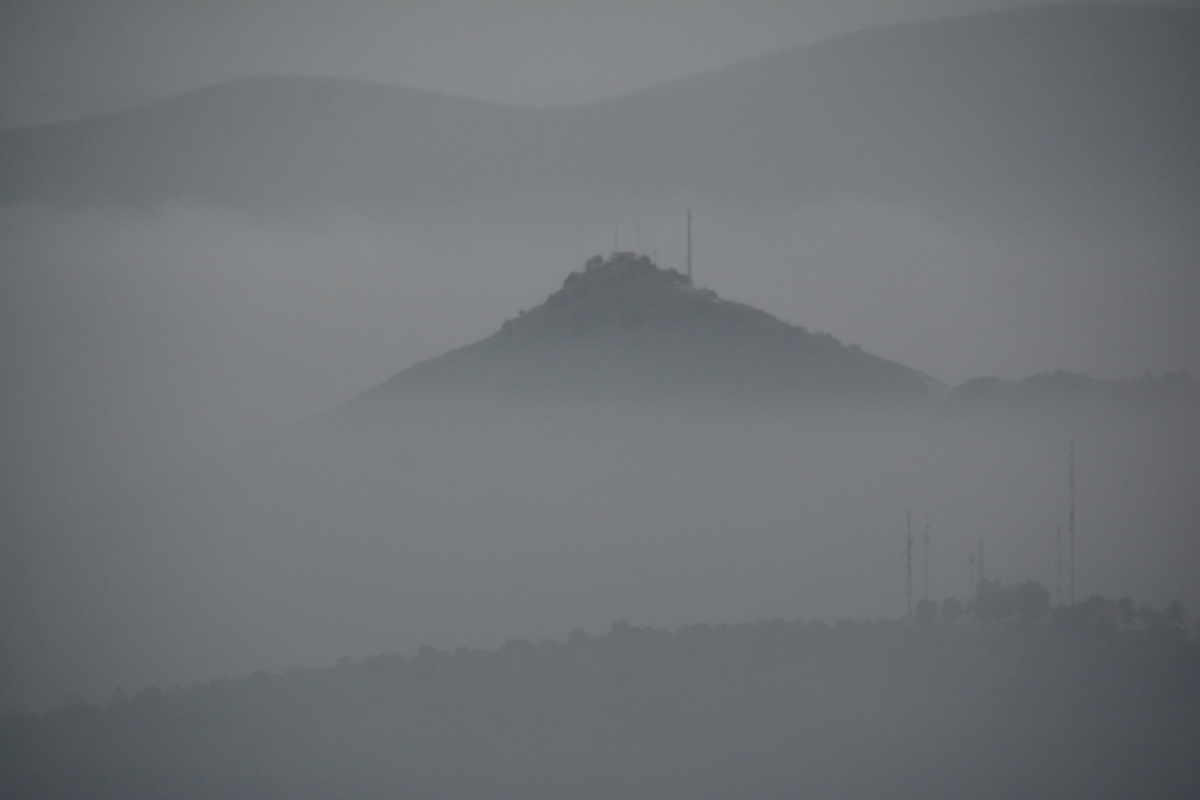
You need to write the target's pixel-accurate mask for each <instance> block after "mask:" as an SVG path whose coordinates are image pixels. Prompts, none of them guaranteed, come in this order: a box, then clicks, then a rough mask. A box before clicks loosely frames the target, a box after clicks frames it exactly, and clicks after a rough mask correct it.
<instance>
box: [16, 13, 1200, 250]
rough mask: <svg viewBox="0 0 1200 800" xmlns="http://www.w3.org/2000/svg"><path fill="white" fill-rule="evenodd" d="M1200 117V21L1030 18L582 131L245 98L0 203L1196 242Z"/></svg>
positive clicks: (824, 49) (91, 152)
mask: <svg viewBox="0 0 1200 800" xmlns="http://www.w3.org/2000/svg"><path fill="white" fill-rule="evenodd" d="M1198 109H1200V12H1197V11H1194V10H1181V9H1142V8H1139V9H1133V8H1120V7H1108V6H1099V5H1080V6H1067V7H1053V8H1036V9H1020V10H1015V11H1009V12H1003V13H994V14H986V15H981V16H978V17H969V18H962V19H953V20H943V21H933V22H923V23H914V24H908V25H901V26H895V27H890V28H885V29H881V30H876V31H868V32H864V33H859V34H854V35H850V36H845V37H841V38H838V39H834V40H829V41H826V42H822V43H818V44H816V45H811V46H808V47H803V48H800V49H797V50H793V51H788V52H784V53H779V54H776V55H773V56H767V57H764V58H759V59H755V60H753V61H749V62H746V63H744V64H741V65H735V66H733V67H729V68H725V69H722V70H718V71H715V72H711V73H708V74H705V75H701V76H697V77H695V78H691V79H687V80H683V81H679V82H676V83H672V84H669V85H665V86H662V87H659V88H656V89H652V90H648V91H644V92H640V93H636V94H633V95H629V96H624V97H619V98H616V99H614V100H611V101H607V102H603V103H597V104H593V105H590V106H584V107H579V108H569V109H547V110H532V109H522V108H515V107H504V106H499V105H493V104H488V103H481V102H475V101H467V100H459V99H455V98H450V97H439V96H437V95H432V94H429V93H425V92H415V91H410V90H405V89H399V88H391V87H385V86H378V85H370V84H361V83H355V82H348V81H336V80H325V79H293V78H281V79H258V80H252V81H242V82H238V83H234V84H229V85H225V86H218V87H214V88H211V89H207V90H202V91H198V92H193V93H191V94H189V95H186V96H183V97H180V98H177V99H175V100H171V101H168V102H165V103H160V104H157V105H154V106H150V107H147V108H143V109H139V110H135V111H130V112H125V113H121V114H115V115H112V116H109V117H104V118H97V119H92V120H85V121H82V122H76V123H67V124H61V125H53V126H45V127H40V128H30V129H24V130H15V131H4V132H0V187H2V189H0V199H2V200H3V201H4V202H10V203H11V202H21V201H29V200H39V199H49V200H57V201H65V202H91V201H95V200H100V199H112V200H117V201H121V202H132V203H139V204H147V203H157V202H161V201H162V200H164V199H167V198H170V197H175V196H192V197H198V198H201V199H205V200H209V201H212V202H218V203H222V204H233V205H237V206H242V207H246V206H254V207H265V208H290V207H294V206H296V205H301V206H313V205H315V206H322V207H324V206H329V205H337V204H357V205H363V204H368V205H369V204H378V203H386V204H394V203H400V204H404V203H429V202H450V201H460V200H463V199H468V198H477V197H484V198H489V199H493V200H494V199H498V198H502V197H506V196H509V195H510V194H511V193H512V192H514V191H538V192H546V191H556V192H561V191H567V192H576V193H578V192H589V193H592V194H596V193H601V194H608V193H612V192H618V193H626V194H629V193H634V194H639V195H642V196H646V197H653V198H659V199H662V198H670V197H675V196H678V195H679V194H680V193H707V194H712V195H714V196H725V197H733V198H736V199H738V200H751V201H755V202H767V203H783V204H795V203H801V202H806V201H811V200H814V199H822V198H826V197H830V196H833V195H838V194H845V193H850V194H854V195H859V196H863V197H867V198H873V199H877V200H882V201H886V202H900V203H910V204H916V205H918V206H920V207H922V208H925V209H927V210H930V211H933V212H935V213H938V214H940V215H942V216H944V217H946V218H948V219H952V220H954V221H955V222H957V223H959V224H964V225H970V226H974V227H978V228H987V229H989V230H1002V231H1011V230H1012V229H1013V228H1014V226H1015V227H1016V229H1018V230H1024V229H1030V228H1032V229H1039V230H1042V229H1056V228H1061V227H1063V226H1068V227H1073V228H1084V229H1087V230H1089V231H1091V232H1096V233H1098V232H1101V231H1103V230H1104V229H1105V228H1106V226H1112V225H1115V224H1117V223H1125V222H1128V223H1132V224H1137V225H1155V226H1160V227H1167V228H1173V229H1179V228H1182V229H1185V230H1186V229H1187V226H1189V225H1191V224H1192V223H1194V221H1195V220H1196V219H1197V218H1198V217H1197V215H1198V214H1200V196H1198V195H1200V193H1198V192H1197V191H1196V187H1197V186H1198V185H1200V154H1198V153H1197V149H1196V148H1195V147H1194V142H1195V141H1197V140H1198V139H1200V111H1198Z"/></svg>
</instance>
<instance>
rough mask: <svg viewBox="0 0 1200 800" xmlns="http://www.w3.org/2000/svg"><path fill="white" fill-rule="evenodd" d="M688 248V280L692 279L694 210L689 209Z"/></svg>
mask: <svg viewBox="0 0 1200 800" xmlns="http://www.w3.org/2000/svg"><path fill="white" fill-rule="evenodd" d="M687 239H688V242H687V244H688V247H687V275H688V280H689V281H690V280H691V279H692V210H691V209H690V208H689V209H688V237H687Z"/></svg>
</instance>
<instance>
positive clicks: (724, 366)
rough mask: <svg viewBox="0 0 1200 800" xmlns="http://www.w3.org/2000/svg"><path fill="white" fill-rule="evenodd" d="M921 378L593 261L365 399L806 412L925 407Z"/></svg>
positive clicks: (687, 285)
mask: <svg viewBox="0 0 1200 800" xmlns="http://www.w3.org/2000/svg"><path fill="white" fill-rule="evenodd" d="M942 389H943V387H942V386H941V384H939V383H938V382H937V381H936V380H934V379H933V378H930V377H929V376H927V375H924V374H923V373H920V372H918V371H916V370H913V369H910V368H908V367H905V366H903V365H901V364H897V363H895V362H892V361H888V360H887V359H884V358H880V357H878V356H874V355H870V354H868V353H865V352H863V351H862V350H861V349H860V348H858V347H857V346H853V345H851V346H847V345H843V344H842V343H841V342H840V341H838V340H837V339H836V338H834V337H833V336H831V335H830V334H827V333H813V332H810V331H808V330H806V329H804V328H803V327H800V326H796V325H789V324H787V323H785V322H783V321H781V320H779V319H777V318H775V317H773V316H771V315H770V314H767V313H766V312H764V311H760V310H758V309H755V308H752V307H750V306H747V305H743V304H741V303H734V302H730V301H727V300H723V299H721V298H720V297H718V296H717V295H716V293H715V292H713V291H711V290H709V289H699V288H696V287H695V286H693V284H692V282H691V280H690V279H689V278H688V277H687V276H685V275H682V274H680V273H679V272H677V271H676V270H664V269H660V268H658V267H657V266H655V265H654V263H653V262H652V261H651V260H650V259H649V258H648V257H646V256H644V255H637V254H635V253H628V252H617V253H613V254H612V255H611V256H609V257H608V258H607V259H605V258H603V257H601V256H595V257H593V258H592V259H590V260H589V261H588V262H587V265H586V267H585V268H584V270H583V271H582V272H572V273H571V274H570V275H568V276H567V278H566V280H565V281H564V282H563V286H562V288H561V289H559V290H558V291H557V292H555V293H553V294H551V295H550V296H549V297H548V298H547V299H546V301H545V302H544V303H543V304H541V305H539V306H537V307H536V308H533V309H530V310H529V311H528V312H524V311H523V312H521V313H520V314H519V315H518V316H517V317H515V318H513V319H509V320H508V321H506V322H505V323H504V324H503V325H502V326H501V327H500V329H499V330H498V331H497V332H496V333H494V334H493V335H492V336H490V337H488V338H486V339H484V340H483V341H480V342H477V343H475V344H472V345H468V346H466V347H462V348H459V349H457V350H454V351H451V352H449V353H446V354H445V355H442V356H439V357H437V358H434V359H430V360H429V361H425V362H422V363H420V364H417V365H415V366H413V367H411V368H409V369H407V370H405V371H404V372H402V373H401V374H400V375H397V376H396V377H395V378H393V379H392V380H390V381H388V382H387V383H385V384H384V385H383V386H381V387H379V388H378V389H376V390H374V391H373V392H372V394H373V395H376V396H381V395H387V394H389V393H394V392H397V391H401V390H425V391H429V390H436V391H447V390H451V391H466V392H469V393H472V394H488V393H503V394H516V395H539V396H550V397H555V396H559V397H561V396H574V397H607V398H613V397H616V398H620V397H624V398H633V397H641V398H646V397H664V398H673V399H679V398H689V397H690V398H691V399H692V400H694V401H703V400H713V399H718V398H725V399H731V400H732V399H742V400H750V401H753V402H765V403H780V404H791V403H798V404H800V405H802V406H807V405H810V404H814V403H822V402H832V403H897V402H898V403H905V402H912V401H930V400H932V399H933V398H935V397H936V396H937V395H939V394H940V393H941V391H942Z"/></svg>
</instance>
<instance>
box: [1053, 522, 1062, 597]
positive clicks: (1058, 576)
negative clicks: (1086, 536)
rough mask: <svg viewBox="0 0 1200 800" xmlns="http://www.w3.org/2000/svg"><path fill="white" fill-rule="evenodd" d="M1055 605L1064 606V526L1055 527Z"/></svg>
mask: <svg viewBox="0 0 1200 800" xmlns="http://www.w3.org/2000/svg"><path fill="white" fill-rule="evenodd" d="M1054 604H1055V605H1058V606H1061V605H1062V525H1055V526H1054Z"/></svg>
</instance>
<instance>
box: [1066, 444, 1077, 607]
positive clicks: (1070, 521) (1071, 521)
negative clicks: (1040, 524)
mask: <svg viewBox="0 0 1200 800" xmlns="http://www.w3.org/2000/svg"><path fill="white" fill-rule="evenodd" d="M1068 473H1069V475H1070V484H1071V515H1070V516H1069V517H1068V518H1067V531H1068V535H1069V536H1070V547H1071V605H1075V437H1074V436H1072V437H1071V458H1070V467H1069V469H1068Z"/></svg>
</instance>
